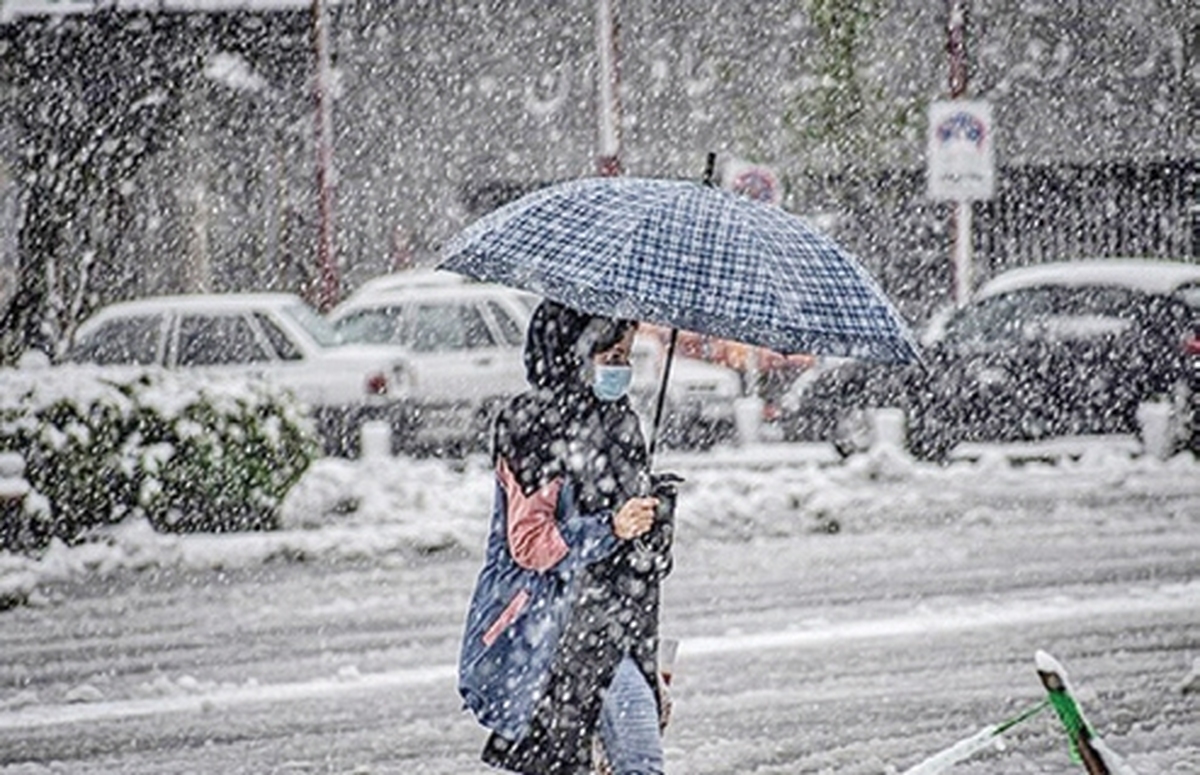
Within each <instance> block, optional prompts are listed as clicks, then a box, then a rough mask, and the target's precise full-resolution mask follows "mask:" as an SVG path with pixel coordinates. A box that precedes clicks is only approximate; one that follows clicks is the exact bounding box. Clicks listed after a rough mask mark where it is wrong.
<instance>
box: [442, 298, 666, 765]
mask: <svg viewBox="0 0 1200 775" xmlns="http://www.w3.org/2000/svg"><path fill="white" fill-rule="evenodd" d="M636 327H637V325H636V323H635V322H633V321H627V320H618V319H613V318H607V317H601V316H594V315H588V314H585V313H581V312H578V311H576V310H573V309H571V308H568V307H564V306H562V305H559V304H557V303H554V302H551V301H548V300H547V301H543V302H542V303H541V304H540V305H539V307H538V308H537V310H535V312H534V315H533V318H532V320H531V322H530V326H529V331H528V335H527V338H526V347H525V366H526V373H527V376H528V379H529V382H530V385H531V389H530V390H529V391H526V392H525V393H522V394H521V395H519V396H517V397H515V398H514V399H512V400H511V401H510V402H509V403H508V405H507V406H506V407H505V408H504V409H503V410H502V411H501V413H500V415H499V416H498V418H497V421H496V426H495V436H494V439H493V462H494V464H495V475H496V495H495V503H494V508H493V514H492V520H491V528H490V533H489V537H488V543H487V551H486V558H485V562H484V567H483V569H482V570H481V571H480V574H479V579H478V581H477V584H476V588H475V592H474V595H473V597H472V601H471V606H470V609H469V611H468V615H467V622H466V628H465V633H464V636H463V644H462V652H461V657H460V664H459V692H460V693H461V695H462V697H463V699H464V701H465V704H466V706H467V707H468V708H469V709H470V710H471V711H472V712H473V713H474V714H475V716H476V718H477V719H478V720H479V722H480V723H481V724H483V725H484V726H485V727H487V728H488V729H490V730H491V735H490V736H489V738H488V740H487V743H486V744H485V746H484V750H483V759H484V761H486V762H488V763H489V764H492V765H494V766H497V767H501V768H504V769H507V770H510V771H513V772H520V773H531V774H532V773H537V774H538V775H557V774H559V773H571V774H572V775H573V774H575V773H586V772H589V771H590V770H591V769H592V766H593V746H594V744H595V739H596V738H598V739H599V742H600V744H601V746H602V748H603V751H604V756H605V757H606V758H607V761H608V766H609V767H611V769H612V771H613V772H615V773H617V774H618V775H631V774H634V773H645V774H653V773H661V772H663V754H662V743H661V739H660V732H661V728H660V719H662V718H663V717H664V710H665V708H664V705H665V703H664V699H663V693H662V690H661V682H660V680H659V675H658V669H657V650H658V615H659V585H660V582H661V580H662V578H663V577H664V576H665V575H666V574H667V573H668V572H669V570H670V562H671V561H670V543H671V530H672V517H673V513H672V512H673V504H674V498H673V495H674V493H673V491H671V490H670V489H669V488H660V489H659V491H658V493H657V497H656V495H655V494H651V493H653V488H652V487H650V486H649V482H650V477H649V471H648V470H647V469H648V461H647V453H646V445H645V441H644V440H643V437H642V432H641V426H640V423H639V421H638V418H637V415H636V414H635V413H634V411H633V409H632V407H631V406H630V403H629V399H628V397H627V395H626V393H627V391H628V388H629V384H630V381H631V376H632V369H631V368H630V366H629V353H630V350H631V348H632V344H633V337H634V333H635V331H636Z"/></svg>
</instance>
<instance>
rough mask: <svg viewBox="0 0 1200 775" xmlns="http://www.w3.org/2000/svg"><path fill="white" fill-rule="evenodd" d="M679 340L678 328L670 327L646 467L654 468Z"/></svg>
mask: <svg viewBox="0 0 1200 775" xmlns="http://www.w3.org/2000/svg"><path fill="white" fill-rule="evenodd" d="M678 340H679V329H678V328H672V329H671V338H670V340H669V341H668V343H667V360H666V361H665V362H664V363H663V372H662V380H661V381H660V382H659V385H658V400H657V401H655V404H654V424H653V425H652V426H651V427H650V455H649V459H648V460H647V468H649V469H650V470H652V471H653V470H654V449H655V447H656V446H658V429H659V426H660V425H661V424H662V413H663V405H664V404H665V403H666V400H667V380H668V379H670V377H671V361H673V360H674V359H675V343H676V342H677V341H678Z"/></svg>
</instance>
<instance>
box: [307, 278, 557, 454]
mask: <svg viewBox="0 0 1200 775" xmlns="http://www.w3.org/2000/svg"><path fill="white" fill-rule="evenodd" d="M537 301H538V297H536V296H533V295H531V294H527V293H523V292H521V291H516V290H513V289H511V288H507V287H505V286H501V285H495V284H490V283H476V282H470V281H467V280H466V279H465V278H462V277H461V276H459V275H455V274H453V273H450V272H428V271H420V270H418V271H413V272H398V273H396V274H395V275H387V276H384V277H381V278H376V279H375V280H372V281H370V282H369V283H367V284H366V285H364V286H363V287H362V288H360V289H359V290H358V291H357V292H355V293H354V294H353V295H351V296H350V297H349V298H348V299H346V300H345V301H344V302H342V303H341V304H339V305H338V306H337V307H335V308H334V309H333V310H332V311H331V312H330V313H329V316H328V317H329V320H330V322H331V323H332V324H333V326H334V328H335V329H336V331H337V333H338V336H339V337H340V338H341V339H342V341H344V342H358V343H365V344H372V345H379V346H392V347H400V348H402V349H403V351H404V353H405V354H406V358H407V361H408V362H409V364H410V366H411V369H410V371H409V386H410V389H411V395H412V397H413V399H414V402H415V405H416V407H417V413H416V417H417V422H416V425H415V428H414V436H413V439H412V441H413V443H414V451H419V452H434V453H448V454H451V455H454V454H461V453H462V452H467V451H472V450H483V449H486V448H487V447H488V444H489V443H490V438H489V433H488V431H489V428H490V425H491V419H492V416H493V415H494V412H495V410H496V408H497V407H498V406H499V405H500V404H501V403H503V401H505V400H506V399H507V398H508V397H510V396H512V395H515V394H517V393H520V392H521V391H523V390H525V389H526V388H527V387H528V385H527V383H526V381H525V362H524V349H525V331H526V329H527V328H528V326H529V318H530V316H531V314H532V310H533V307H534V306H536V304H537Z"/></svg>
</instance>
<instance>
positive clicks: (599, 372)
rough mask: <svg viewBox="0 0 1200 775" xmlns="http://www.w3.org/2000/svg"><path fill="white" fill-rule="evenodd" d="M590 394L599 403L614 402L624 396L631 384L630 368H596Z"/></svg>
mask: <svg viewBox="0 0 1200 775" xmlns="http://www.w3.org/2000/svg"><path fill="white" fill-rule="evenodd" d="M595 372H596V376H595V377H594V378H593V379H592V392H593V393H595V394H596V398H599V399H600V400H601V401H616V400H617V399H618V398H620V397H621V396H623V395H625V393H626V391H628V390H629V385H630V383H632V382H633V367H632V366H596V367H595Z"/></svg>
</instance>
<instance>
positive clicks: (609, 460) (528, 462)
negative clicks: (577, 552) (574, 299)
mask: <svg viewBox="0 0 1200 775" xmlns="http://www.w3.org/2000/svg"><path fill="white" fill-rule="evenodd" d="M633 325H634V323H633V321H628V320H618V319H614V318H608V317H603V316H598V315H590V314H587V313H584V312H579V311H578V310H574V309H571V308H570V307H565V306H563V305H561V304H558V303H556V302H553V301H549V300H545V301H543V302H542V303H541V304H540V305H538V308H537V309H536V310H534V313H533V318H532V319H531V320H530V322H529V331H528V333H527V334H526V338H525V373H526V377H527V378H528V380H529V383H530V385H532V387H533V389H532V390H530V391H528V392H526V393H522V394H521V395H519V396H517V397H515V398H514V399H513V400H512V401H511V402H510V403H509V404H508V406H507V407H506V408H505V410H504V411H503V412H501V413H500V416H499V417H498V418H497V422H496V429H495V431H496V435H495V438H494V440H493V453H494V455H496V456H497V457H503V458H505V459H506V460H507V461H508V463H509V466H510V467H511V468H512V471H513V473H514V474H515V475H516V477H517V481H518V482H520V483H521V486H522V489H524V490H525V491H526V492H531V491H533V490H535V489H537V488H538V487H541V486H542V485H544V484H545V483H547V482H548V481H550V480H551V479H553V478H554V477H555V476H559V475H562V474H569V475H571V476H573V478H575V479H576V481H577V484H578V485H579V487H580V490H581V492H580V493H579V494H578V497H580V498H581V500H582V501H584V503H585V504H586V506H587V507H588V508H591V509H594V508H598V507H602V506H604V505H610V504H612V503H614V502H619V501H620V499H622V498H625V497H628V496H629V495H631V494H633V492H634V490H635V488H636V485H637V482H636V476H637V474H638V472H640V471H642V470H644V468H645V465H646V450H645V441H644V439H643V438H642V434H641V429H640V426H639V423H638V419H637V415H635V414H634V412H633V409H632V407H631V406H630V405H629V401H628V399H627V398H621V399H619V400H617V401H612V402H603V401H600V400H599V399H597V398H596V397H595V396H594V395H593V393H592V390H591V387H590V386H589V385H588V384H587V381H586V377H587V373H588V372H587V370H586V369H585V368H584V365H585V363H586V362H587V360H588V358H590V356H591V355H592V354H593V353H595V352H599V351H601V350H605V349H608V348H609V347H611V346H612V345H613V344H615V343H616V342H617V341H618V340H619V339H620V338H621V336H623V335H624V333H625V332H626V331H628V330H629V328H630V327H631V326H633Z"/></svg>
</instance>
